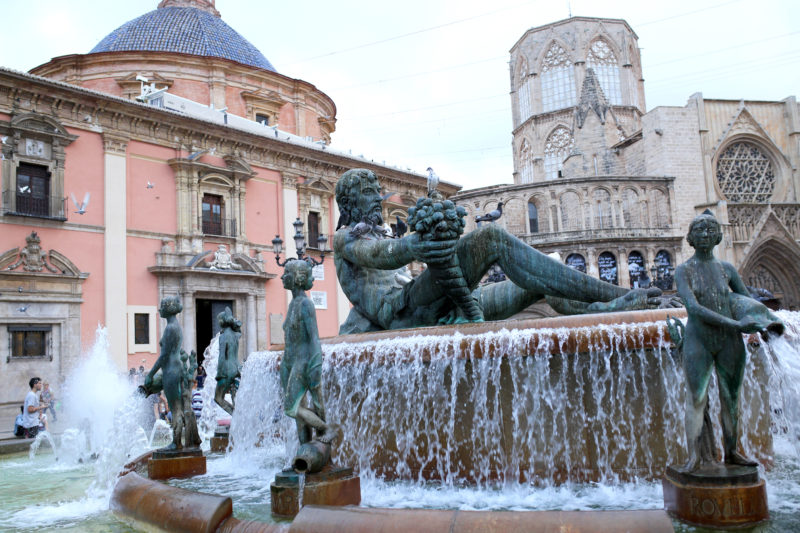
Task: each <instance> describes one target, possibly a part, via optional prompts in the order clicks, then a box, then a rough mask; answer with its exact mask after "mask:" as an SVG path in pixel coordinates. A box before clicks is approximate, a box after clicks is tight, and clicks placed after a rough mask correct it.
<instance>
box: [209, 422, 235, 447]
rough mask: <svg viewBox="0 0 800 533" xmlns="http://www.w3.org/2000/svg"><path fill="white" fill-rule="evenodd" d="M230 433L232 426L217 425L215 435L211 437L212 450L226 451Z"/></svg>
mask: <svg viewBox="0 0 800 533" xmlns="http://www.w3.org/2000/svg"><path fill="white" fill-rule="evenodd" d="M229 435H230V427H228V426H217V429H215V430H214V436H213V437H211V451H212V452H225V451H226V450H227V449H228V437H229Z"/></svg>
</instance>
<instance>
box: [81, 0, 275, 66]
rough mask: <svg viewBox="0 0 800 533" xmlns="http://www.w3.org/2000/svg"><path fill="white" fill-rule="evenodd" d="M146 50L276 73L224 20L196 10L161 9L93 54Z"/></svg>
mask: <svg viewBox="0 0 800 533" xmlns="http://www.w3.org/2000/svg"><path fill="white" fill-rule="evenodd" d="M131 50H144V51H152V52H180V53H182V54H192V55H196V56H210V57H221V58H224V59H230V60H232V61H236V62H238V63H242V64H245V65H250V66H253V67H258V68H263V69H266V70H271V71H273V72H276V71H275V68H274V67H273V66H272V64H271V63H270V62H269V61H267V58H266V57H264V55H263V54H262V53H261V52H259V51H258V49H257V48H256V47H255V46H253V45H252V44H250V42H249V41H248V40H247V39H245V38H244V37H242V36H241V35H239V34H238V33H236V31H234V29H233V28H231V27H230V26H228V25H227V24H225V22H223V21H222V19H221V18H219V17H215V16H214V15H213V14H211V13H209V12H207V11H203V10H202V9H197V8H194V7H172V6H170V7H166V6H165V7H160V8H158V9H156V10H154V11H151V12H149V13H146V14H144V15H142V16H141V17H139V18H136V19H133V20H131V21H130V22H126V23H125V24H123V25H122V26H120V27H119V28H117V29H116V30H114V31H112V32H111V33H109V34H108V35H107V36H106V37H105V38H104V39H103V40H102V41H100V42H99V43H98V44H97V46H95V47H94V48H92V51H91V52H89V53H90V54H95V53H98V52H122V51H131Z"/></svg>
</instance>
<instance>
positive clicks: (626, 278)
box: [617, 248, 631, 288]
mask: <svg viewBox="0 0 800 533" xmlns="http://www.w3.org/2000/svg"><path fill="white" fill-rule="evenodd" d="M617 282H618V283H619V286H620V287H625V288H627V287H630V286H631V275H630V272H629V271H628V252H627V251H626V250H625V249H624V248H620V249H618V250H617Z"/></svg>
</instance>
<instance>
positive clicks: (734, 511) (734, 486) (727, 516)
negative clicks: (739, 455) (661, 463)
mask: <svg viewBox="0 0 800 533" xmlns="http://www.w3.org/2000/svg"><path fill="white" fill-rule="evenodd" d="M662 485H663V487H664V507H665V509H666V510H667V511H668V512H669V513H670V514H671V515H672V516H674V517H676V518H678V519H680V520H683V521H685V522H688V523H691V524H696V525H701V526H707V527H708V526H710V527H718V528H731V527H745V526H751V525H753V524H757V523H758V522H762V521H764V520H767V519H769V510H768V508H767V490H766V485H765V484H764V480H763V479H759V478H758V469H756V468H754V467H743V466H725V465H710V466H706V467H702V468H700V469H699V470H697V471H695V472H686V471H685V470H683V469H682V468H680V467H673V466H670V467H667V472H666V474H665V475H664V478H663V479H662Z"/></svg>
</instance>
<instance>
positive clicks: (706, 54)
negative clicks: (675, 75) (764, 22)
mask: <svg viewBox="0 0 800 533" xmlns="http://www.w3.org/2000/svg"><path fill="white" fill-rule="evenodd" d="M798 33H800V31H793V32H790V33H784V34H783V35H775V36H773V37H767V38H766V39H760V40H758V41H750V42H749V43H742V44H737V45H734V46H728V47H726V48H720V49H718V50H712V51H710V52H703V53H702V54H692V55H691V56H684V57H679V58H676V59H670V60H669V61H662V62H661V63H656V64H654V65H647V69H651V68H653V67H660V66H661V65H668V64H670V63H677V62H679V61H685V60H687V59H694V58H696V57H703V56H709V55H713V54H718V53H720V52H727V51H729V50H735V49H737V48H744V47H745V46H752V45H754V44H761V43H765V42H767V41H773V40H775V39H782V38H784V37H789V36H790V35H797V34H798Z"/></svg>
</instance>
